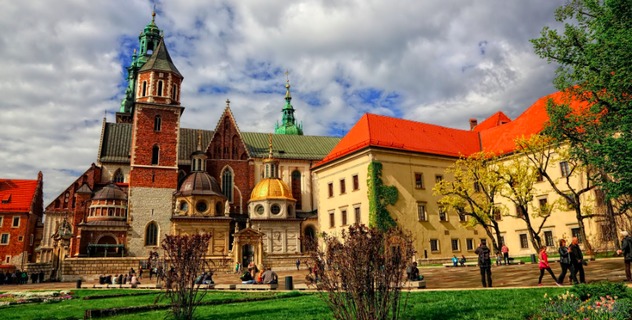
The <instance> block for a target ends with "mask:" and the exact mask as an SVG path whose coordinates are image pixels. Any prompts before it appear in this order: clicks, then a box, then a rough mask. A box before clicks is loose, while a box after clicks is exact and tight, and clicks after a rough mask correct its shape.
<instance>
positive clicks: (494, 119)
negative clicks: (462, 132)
mask: <svg viewBox="0 0 632 320" xmlns="http://www.w3.org/2000/svg"><path fill="white" fill-rule="evenodd" d="M509 122H511V119H509V117H508V116H507V115H505V114H504V113H503V112H502V111H498V112H496V113H494V114H493V115H491V116H490V117H489V118H487V119H485V121H483V122H481V123H480V124H478V125H477V126H476V127H474V129H473V130H474V131H478V132H480V131H483V130H486V129H489V128H494V127H498V126H500V125H503V124H506V123H509Z"/></svg>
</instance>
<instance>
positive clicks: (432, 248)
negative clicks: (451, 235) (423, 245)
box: [430, 239, 439, 252]
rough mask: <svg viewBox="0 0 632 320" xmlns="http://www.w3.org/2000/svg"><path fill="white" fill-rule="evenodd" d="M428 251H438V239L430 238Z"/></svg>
mask: <svg viewBox="0 0 632 320" xmlns="http://www.w3.org/2000/svg"><path fill="white" fill-rule="evenodd" d="M430 251H432V252H439V239H430Z"/></svg>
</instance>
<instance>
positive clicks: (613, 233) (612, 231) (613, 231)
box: [606, 199, 621, 250]
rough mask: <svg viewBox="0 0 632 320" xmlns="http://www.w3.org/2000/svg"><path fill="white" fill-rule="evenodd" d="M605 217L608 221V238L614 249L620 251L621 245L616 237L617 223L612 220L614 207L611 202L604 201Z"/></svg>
mask: <svg viewBox="0 0 632 320" xmlns="http://www.w3.org/2000/svg"><path fill="white" fill-rule="evenodd" d="M606 208H607V211H606V217H607V220H608V229H609V230H608V231H609V232H610V237H611V238H612V240H613V241H614V249H615V250H619V249H621V243H620V242H619V237H618V236H617V221H616V219H615V218H614V207H613V206H612V200H610V199H608V200H606Z"/></svg>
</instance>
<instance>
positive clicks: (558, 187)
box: [516, 135, 599, 254]
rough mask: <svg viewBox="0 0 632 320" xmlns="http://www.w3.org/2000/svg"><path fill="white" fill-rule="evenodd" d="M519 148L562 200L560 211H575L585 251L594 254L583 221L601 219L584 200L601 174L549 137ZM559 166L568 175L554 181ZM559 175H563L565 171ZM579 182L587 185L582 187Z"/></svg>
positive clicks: (539, 137) (525, 142)
mask: <svg viewBox="0 0 632 320" xmlns="http://www.w3.org/2000/svg"><path fill="white" fill-rule="evenodd" d="M516 144H517V145H518V152H519V154H520V155H522V156H524V157H525V158H526V159H528V160H529V162H530V163H531V165H532V166H534V168H535V170H536V174H537V175H539V176H540V177H541V179H542V180H546V181H547V182H548V183H549V185H550V186H551V188H553V191H555V193H557V194H558V195H559V196H560V197H561V199H562V203H560V204H559V205H560V207H562V208H566V209H572V210H573V212H574V213H575V218H576V219H577V223H578V224H579V229H580V232H581V235H582V238H583V239H584V246H585V248H586V251H587V252H588V253H589V254H592V251H593V248H592V245H591V244H590V241H589V239H588V237H587V236H586V227H585V223H584V220H586V219H590V218H593V217H596V216H599V215H598V214H595V213H594V212H593V210H592V207H591V206H585V207H584V206H582V196H583V195H585V194H586V193H588V192H589V191H591V190H593V189H594V188H595V184H594V181H595V180H598V179H599V176H598V172H597V171H596V170H589V168H588V167H587V166H586V165H585V164H584V163H583V162H581V161H578V160H577V159H576V158H574V157H572V156H571V155H570V154H569V152H568V148H567V147H565V146H560V145H558V144H556V143H555V140H553V139H552V138H550V137H548V136H544V135H533V136H531V137H530V138H529V139H525V138H521V139H518V140H517V141H516ZM556 164H559V165H564V166H566V169H565V171H564V173H565V174H561V175H560V177H559V178H555V179H554V178H553V177H551V174H550V173H549V169H552V168H555V166H556ZM560 169H561V168H560ZM560 172H561V173H562V170H560ZM573 178H574V179H573ZM578 180H580V181H583V182H584V183H585V184H579V183H578V182H577V181H578ZM573 182H574V183H573ZM590 204H591V203H589V205H590Z"/></svg>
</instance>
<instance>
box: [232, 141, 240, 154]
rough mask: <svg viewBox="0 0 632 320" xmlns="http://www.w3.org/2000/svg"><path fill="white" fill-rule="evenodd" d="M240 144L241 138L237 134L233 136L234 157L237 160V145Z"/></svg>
mask: <svg viewBox="0 0 632 320" xmlns="http://www.w3.org/2000/svg"><path fill="white" fill-rule="evenodd" d="M238 144H239V138H237V136H233V145H232V147H233V157H232V159H235V160H237V146H238Z"/></svg>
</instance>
